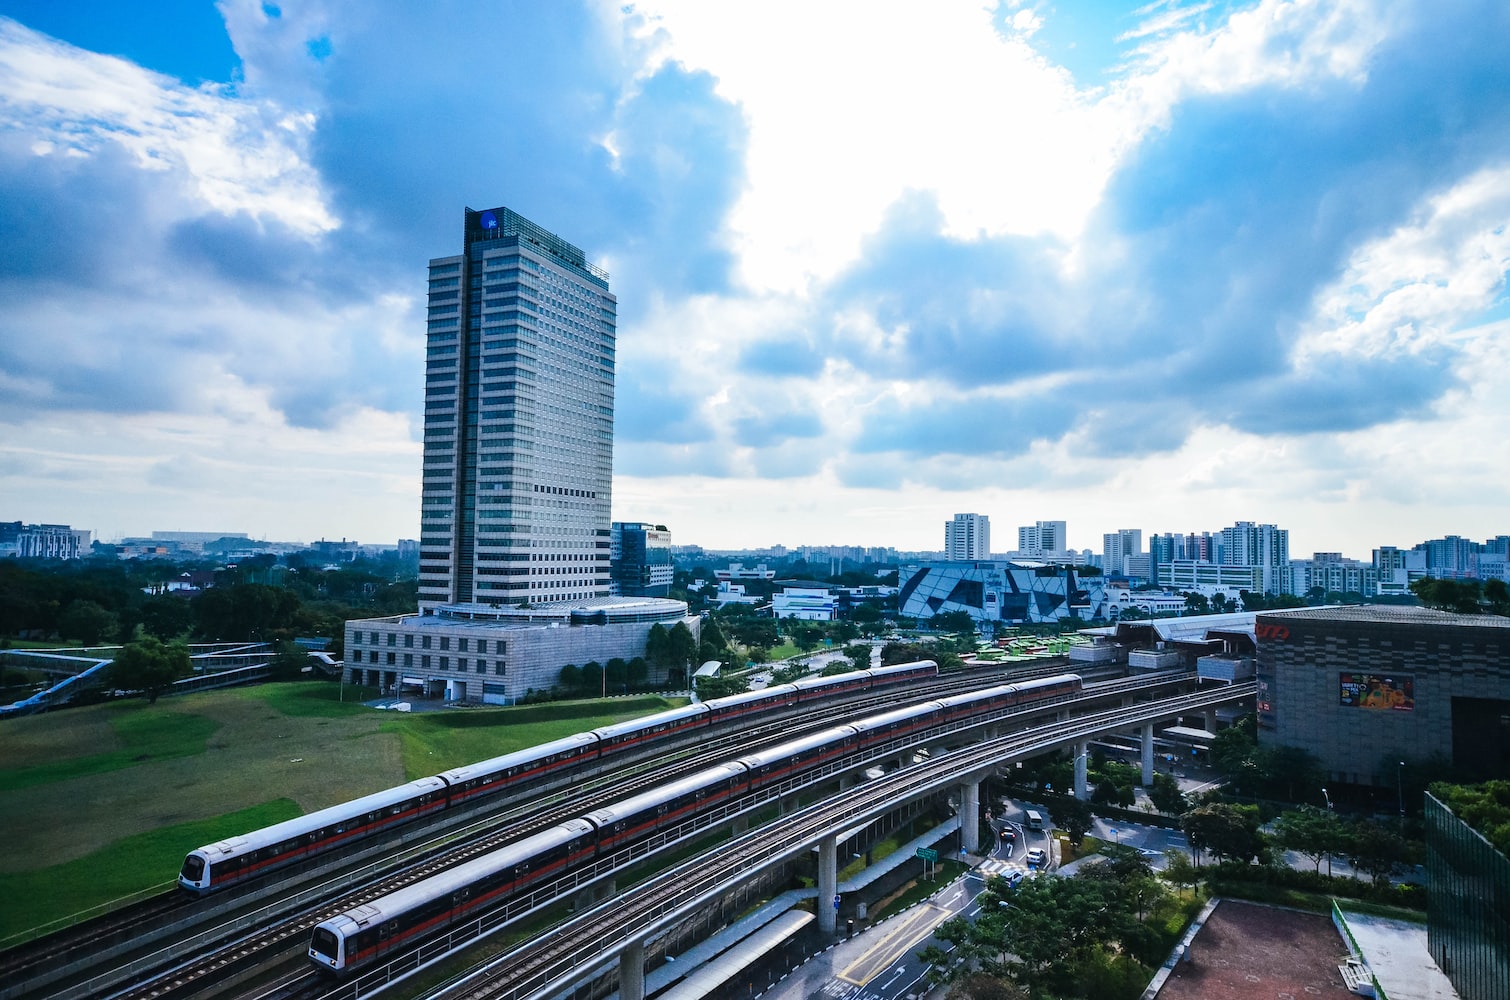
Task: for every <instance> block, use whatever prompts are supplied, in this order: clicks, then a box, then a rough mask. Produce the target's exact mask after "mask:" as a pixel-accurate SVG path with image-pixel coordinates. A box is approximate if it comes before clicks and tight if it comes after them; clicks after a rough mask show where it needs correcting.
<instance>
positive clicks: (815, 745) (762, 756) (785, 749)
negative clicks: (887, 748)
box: [735, 726, 860, 789]
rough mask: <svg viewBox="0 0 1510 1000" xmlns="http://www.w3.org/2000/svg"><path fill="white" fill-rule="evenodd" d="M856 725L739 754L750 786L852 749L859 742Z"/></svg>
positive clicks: (762, 784)
mask: <svg viewBox="0 0 1510 1000" xmlns="http://www.w3.org/2000/svg"><path fill="white" fill-rule="evenodd" d="M859 743H860V741H859V738H858V737H857V736H856V735H855V729H854V727H853V726H836V727H835V728H833V729H825V730H823V731H822V732H818V733H812V734H811V735H808V736H804V737H801V738H800V739H795V740H792V741H790V742H788V743H783V744H781V745H780V746H777V747H772V748H770V749H769V750H761V751H757V752H756V753H752V754H747V755H746V756H744V757H741V758H739V760H737V761H736V762H735V763H737V764H743V765H744V766H745V768H746V769H748V772H749V779H748V780H749V783H750V788H751V789H757V788H766V787H768V786H770V785H774V784H776V783H778V782H781V781H785V780H787V779H788V778H791V777H792V776H794V775H797V774H801V773H803V772H805V771H807V770H809V769H811V768H814V767H819V766H821V765H823V764H827V763H829V762H831V761H835V760H839V759H842V758H843V757H845V756H846V755H848V754H850V753H853V752H854V751H855V749H856V748H858V746H859Z"/></svg>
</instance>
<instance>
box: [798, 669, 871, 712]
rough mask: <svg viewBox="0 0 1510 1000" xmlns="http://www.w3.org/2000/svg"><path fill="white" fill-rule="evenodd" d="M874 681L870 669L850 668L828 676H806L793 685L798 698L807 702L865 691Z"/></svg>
mask: <svg viewBox="0 0 1510 1000" xmlns="http://www.w3.org/2000/svg"><path fill="white" fill-rule="evenodd" d="M874 683H875V678H874V677H872V676H871V675H870V671H869V670H848V671H845V672H844V673H842V674H833V675H831V676H828V677H804V678H802V679H801V680H799V681H793V682H792V687H794V688H796V689H797V700H798V701H799V702H802V703H804V704H805V703H807V702H810V701H813V700H815V699H818V698H828V697H831V696H833V695H839V694H850V693H852V692H855V691H865V690H868V689H869V688H870V687H871V686H872V685H873V684H874Z"/></svg>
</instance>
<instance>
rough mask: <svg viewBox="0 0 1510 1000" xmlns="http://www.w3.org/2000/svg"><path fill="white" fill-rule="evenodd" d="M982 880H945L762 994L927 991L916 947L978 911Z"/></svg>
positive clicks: (854, 997)
mask: <svg viewBox="0 0 1510 1000" xmlns="http://www.w3.org/2000/svg"><path fill="white" fill-rule="evenodd" d="M983 888H985V881H984V879H982V878H981V877H979V876H976V875H970V876H967V877H965V878H963V879H961V880H960V881H958V882H955V883H953V884H952V885H948V886H945V887H944V888H943V889H941V890H940V891H939V892H938V893H936V894H935V895H934V897H933V898H932V899H931V900H929V901H928V902H927V903H923V904H921V905H918V906H914V907H912V908H911V909H909V910H907V911H906V912H905V913H902V914H900V915H898V916H896V917H893V918H892V919H890V920H885V921H882V922H881V923H879V924H877V925H876V926H874V927H872V928H870V929H869V930H866V931H864V932H863V933H859V934H856V935H855V936H854V937H852V938H849V939H847V940H843V941H840V942H839V944H837V945H836V946H834V947H833V948H830V949H829V950H828V951H826V952H824V953H822V954H821V955H815V956H814V957H813V958H811V959H810V960H809V961H808V962H807V963H806V964H804V965H802V966H801V967H800V968H798V969H797V970H796V971H795V972H793V973H792V974H791V975H789V976H787V978H786V979H784V980H782V981H781V982H779V983H777V984H776V985H774V986H772V987H770V988H769V989H767V990H766V991H765V993H764V994H763V996H765V997H768V998H774V1000H809V998H811V997H827V998H829V1000H902V998H904V997H907V996H909V995H921V994H922V993H925V992H927V990H928V984H927V983H926V982H924V980H923V974H924V973H925V972H927V971H928V967H927V966H926V965H925V964H924V963H923V962H921V961H919V960H918V957H917V955H918V952H919V951H921V950H922V949H923V948H925V947H927V945H929V944H930V943H933V931H934V929H935V928H936V927H938V925H939V924H942V923H943V922H944V921H945V920H948V919H949V918H950V917H953V916H955V915H956V914H964V915H965V916H967V917H973V916H975V914H976V913H978V912H979V907H978V906H977V905H976V904H975V897H976V896H977V895H978V894H979V893H980V891H981V890H982V889H983Z"/></svg>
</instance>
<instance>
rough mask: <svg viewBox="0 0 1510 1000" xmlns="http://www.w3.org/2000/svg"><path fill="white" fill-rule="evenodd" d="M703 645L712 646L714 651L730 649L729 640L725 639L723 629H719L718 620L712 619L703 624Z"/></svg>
mask: <svg viewBox="0 0 1510 1000" xmlns="http://www.w3.org/2000/svg"><path fill="white" fill-rule="evenodd" d="M702 644H703V645H704V646H712V647H713V648H714V649H727V648H728V646H729V640H728V639H725V638H724V632H723V629H721V628H719V627H718V621H717V619H714V618H711V617H710V618H709V619H708V620H707V621H706V622H704V623H703V627H702ZM710 659H711V657H710Z"/></svg>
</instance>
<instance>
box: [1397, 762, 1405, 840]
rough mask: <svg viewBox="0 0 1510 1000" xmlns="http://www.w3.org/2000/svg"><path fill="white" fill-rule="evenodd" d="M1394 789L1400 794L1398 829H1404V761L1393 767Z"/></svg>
mask: <svg viewBox="0 0 1510 1000" xmlns="http://www.w3.org/2000/svg"><path fill="white" fill-rule="evenodd" d="M1395 789H1396V791H1397V792H1398V793H1399V796H1400V829H1401V830H1402V831H1403V830H1404V829H1405V761H1403V760H1402V761H1401V762H1400V765H1399V766H1398V767H1396V768H1395Z"/></svg>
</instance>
